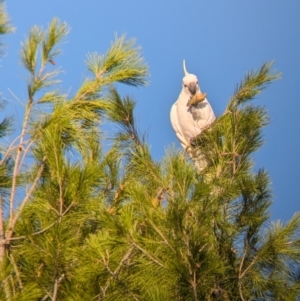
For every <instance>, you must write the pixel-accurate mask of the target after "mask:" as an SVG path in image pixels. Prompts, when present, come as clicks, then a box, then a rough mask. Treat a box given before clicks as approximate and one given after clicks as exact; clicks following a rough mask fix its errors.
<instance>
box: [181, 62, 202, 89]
mask: <svg viewBox="0 0 300 301" xmlns="http://www.w3.org/2000/svg"><path fill="white" fill-rule="evenodd" d="M183 71H184V77H183V79H182V88H183V89H184V90H185V91H186V93H188V94H190V95H195V94H196V93H197V92H201V91H200V87H199V85H198V78H197V76H196V75H194V74H191V73H188V72H187V71H186V67H185V60H183Z"/></svg>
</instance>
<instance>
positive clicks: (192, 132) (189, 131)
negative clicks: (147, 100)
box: [170, 61, 216, 171]
mask: <svg viewBox="0 0 300 301" xmlns="http://www.w3.org/2000/svg"><path fill="white" fill-rule="evenodd" d="M183 70H184V77H183V79H182V89H181V92H180V94H179V97H178V99H177V101H176V102H175V103H174V104H173V106H172V108H171V112H170V117H171V124H172V127H173V129H174V131H175V133H176V136H177V138H178V139H179V142H180V144H181V145H182V147H183V148H184V149H185V150H187V152H188V153H189V155H190V157H191V158H192V160H193V161H194V162H195V164H196V167H197V168H198V170H200V171H201V170H202V169H203V168H204V167H205V166H206V162H205V160H204V158H203V156H202V155H201V152H200V151H199V150H192V149H191V148H190V147H189V146H190V145H191V142H192V141H193V139H194V138H195V137H196V136H198V135H199V134H201V132H202V131H203V130H204V129H206V128H207V127H208V126H209V125H210V124H211V123H212V122H213V121H214V120H215V119H216V117H215V114H214V111H213V109H212V107H211V105H210V103H209V102H208V100H207V99H206V97H205V96H206V95H205V94H202V92H201V89H200V86H199V84H198V78H197V76H196V75H194V74H190V73H188V72H187V71H186V67H185V61H183ZM196 95H201V96H203V98H202V99H203V100H202V101H201V102H196V103H195V104H193V105H189V103H190V100H191V99H192V98H193V97H196Z"/></svg>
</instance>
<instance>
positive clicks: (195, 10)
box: [0, 0, 300, 220]
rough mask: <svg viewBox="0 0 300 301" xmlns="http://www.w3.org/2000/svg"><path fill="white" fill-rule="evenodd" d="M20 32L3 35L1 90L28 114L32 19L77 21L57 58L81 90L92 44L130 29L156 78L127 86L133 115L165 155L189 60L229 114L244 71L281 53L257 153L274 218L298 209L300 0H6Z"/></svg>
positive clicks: (11, 107) (217, 106)
mask: <svg viewBox="0 0 300 301" xmlns="http://www.w3.org/2000/svg"><path fill="white" fill-rule="evenodd" d="M6 7H7V10H8V13H9V16H10V18H11V19H12V23H13V25H14V26H15V27H16V32H15V33H14V34H12V35H9V36H6V37H4V38H3V42H4V43H5V44H6V46H7V48H6V55H5V56H4V57H3V58H2V60H1V67H0V79H1V86H0V90H1V91H2V92H3V95H4V97H6V98H7V99H8V106H7V111H6V113H7V114H9V115H13V116H15V118H16V120H17V121H19V122H21V120H22V113H21V110H20V104H19V103H18V101H17V100H16V99H15V98H14V97H13V96H12V94H11V93H10V91H13V93H14V94H15V95H16V96H17V97H18V98H19V99H20V100H21V101H25V100H26V76H25V73H24V71H23V69H22V66H21V64H20V60H19V53H20V44H21V41H23V40H24V39H25V37H26V35H27V33H28V31H29V28H30V27H31V26H33V25H42V26H44V27H46V26H47V25H48V23H49V22H50V21H51V19H52V18H53V17H58V18H60V19H61V20H62V21H66V22H67V23H68V24H69V26H70V27H71V32H70V34H69V35H68V37H67V39H66V42H65V43H64V44H63V45H62V49H63V54H62V55H61V56H60V57H58V58H57V60H56V64H57V66H60V67H61V68H62V69H63V70H64V71H65V72H64V73H63V74H62V75H61V77H60V78H61V79H62V81H63V82H62V84H61V87H62V89H63V90H65V91H66V92H69V93H70V94H72V93H75V91H76V89H77V88H78V87H79V85H80V83H82V81H83V79H84V77H85V76H86V75H87V74H88V72H87V71H86V67H85V64H84V61H85V59H86V54H87V53H88V52H94V51H97V52H99V53H105V52H106V50H107V49H108V47H109V46H110V44H111V42H112V41H113V40H114V35H115V34H116V33H117V34H118V35H121V34H123V33H126V36H127V37H128V38H135V39H136V43H137V45H140V46H141V47H142V54H143V57H144V58H145V61H146V62H147V64H148V65H149V68H150V73H151V77H150V78H149V86H148V87H140V88H131V87H122V89H121V91H122V93H126V94H130V95H132V96H133V97H134V98H135V100H136V101H137V109H136V119H137V121H138V125H139V128H140V130H141V131H142V132H144V131H148V142H149V144H150V145H151V153H152V155H153V157H154V158H155V159H156V160H160V159H161V158H162V157H163V155H164V153H165V150H166V149H168V148H169V147H170V146H172V145H173V144H175V145H176V147H178V148H180V145H179V143H178V142H177V139H176V137H175V134H174V132H173V130H172V128H171V125H170V120H169V111H170V108H171V106H172V104H173V102H175V101H176V99H177V97H178V94H179V92H180V90H181V80H182V76H183V70H182V60H183V59H186V62H187V69H188V71H189V72H191V73H194V74H196V75H197V76H198V78H199V83H200V86H201V89H202V91H204V92H206V93H207V94H208V97H207V98H208V100H209V101H210V103H211V105H212V107H213V109H214V111H215V113H216V115H220V114H222V112H223V111H224V109H225V107H226V104H227V103H228V100H229V98H230V96H231V95H232V94H233V92H234V90H235V88H236V85H237V84H238V83H239V82H240V81H241V80H242V78H243V77H244V75H245V74H246V72H247V71H250V70H253V69H257V68H259V67H260V66H261V64H262V63H263V62H266V61H272V60H274V61H275V62H274V66H273V69H274V71H277V72H282V73H283V75H282V79H281V80H279V81H276V82H274V83H273V84H272V85H270V86H269V87H268V88H267V89H266V90H265V91H264V92H263V94H261V96H259V97H258V99H257V100H256V101H255V103H257V104H261V105H262V106H265V107H266V108H267V110H268V112H269V115H270V118H271V123H270V125H269V126H267V127H266V129H265V130H264V137H265V140H266V142H265V145H264V146H263V147H262V148H261V149H260V150H259V151H258V152H257V153H256V154H255V156H254V158H255V162H256V165H255V168H256V169H257V168H261V167H263V168H265V169H266V170H267V171H268V172H269V174H270V177H271V182H272V189H273V194H274V203H273V205H272V207H271V214H272V219H282V220H287V219H289V218H290V217H291V216H292V215H293V213H294V212H295V211H299V209H300V201H299V195H300V181H299V178H300V177H299V173H300V172H299V171H300V160H299V153H300V141H299V138H300V128H299V125H298V121H299V119H300V118H299V115H300V18H299V13H300V1H298V0H285V1H282V0H272V1H271V0H265V1H259V0H252V1H240V0H227V1H222V0H173V1H171V0H164V1H159V0H151V1H146V0H140V1H137V0H126V1H124V0H110V1H101V0H86V1H77V0H52V1H43V0H22V1H16V0H7V1H6Z"/></svg>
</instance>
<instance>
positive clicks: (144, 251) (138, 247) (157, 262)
mask: <svg viewBox="0 0 300 301" xmlns="http://www.w3.org/2000/svg"><path fill="white" fill-rule="evenodd" d="M132 245H133V246H135V247H136V248H137V249H139V250H140V251H141V252H142V253H144V254H145V255H146V256H147V257H149V258H150V259H151V260H152V261H153V262H155V263H156V264H158V265H159V266H161V267H162V268H164V265H163V264H162V263H160V262H159V261H158V260H156V259H155V258H154V257H152V256H151V255H150V254H149V253H148V252H147V251H146V250H144V249H143V248H142V247H140V246H139V245H137V244H136V243H134V242H133V243H132Z"/></svg>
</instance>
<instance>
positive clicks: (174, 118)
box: [170, 102, 189, 149]
mask: <svg viewBox="0 0 300 301" xmlns="http://www.w3.org/2000/svg"><path fill="white" fill-rule="evenodd" d="M170 119H171V124H172V127H173V129H174V131H175V134H176V136H177V138H178V140H179V142H180V144H181V146H182V147H183V148H184V149H185V148H187V147H188V145H189V143H188V142H187V141H186V139H185V138H184V135H183V133H182V131H181V127H180V125H179V122H178V115H177V103H176V102H175V103H174V104H173V105H172V107H171V111H170Z"/></svg>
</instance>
